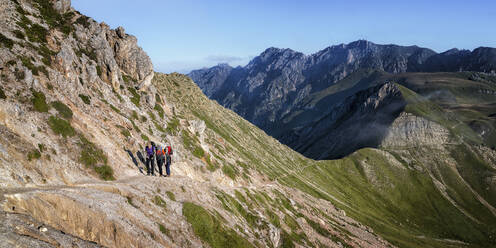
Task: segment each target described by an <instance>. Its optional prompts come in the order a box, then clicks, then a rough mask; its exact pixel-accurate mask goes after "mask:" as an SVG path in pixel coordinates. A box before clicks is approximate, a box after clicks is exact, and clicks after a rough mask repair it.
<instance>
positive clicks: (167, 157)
mask: <svg viewBox="0 0 496 248" xmlns="http://www.w3.org/2000/svg"><path fill="white" fill-rule="evenodd" d="M172 154H173V153H172V147H171V146H170V145H168V146H167V149H166V151H165V160H166V161H165V172H166V173H167V177H170V174H171V173H170V165H171V162H172V161H171V160H172V159H171V156H172Z"/></svg>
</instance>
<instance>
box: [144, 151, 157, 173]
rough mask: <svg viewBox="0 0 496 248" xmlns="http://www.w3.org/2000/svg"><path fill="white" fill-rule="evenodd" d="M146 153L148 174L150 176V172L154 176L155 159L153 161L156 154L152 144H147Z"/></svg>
mask: <svg viewBox="0 0 496 248" xmlns="http://www.w3.org/2000/svg"><path fill="white" fill-rule="evenodd" d="M145 153H146V171H147V172H146V175H147V176H149V175H150V172H151V174H152V176H153V174H154V173H153V170H154V169H155V168H154V167H155V166H154V163H155V162H154V161H153V156H154V155H155V154H154V151H153V147H152V146H150V144H148V143H147V144H146V148H145Z"/></svg>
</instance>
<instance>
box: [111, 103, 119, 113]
mask: <svg viewBox="0 0 496 248" xmlns="http://www.w3.org/2000/svg"><path fill="white" fill-rule="evenodd" d="M109 106H110V108H111V109H112V110H113V111H115V112H116V113H117V114H120V113H121V110H120V109H118V108H116V107H115V106H114V105H112V104H109Z"/></svg>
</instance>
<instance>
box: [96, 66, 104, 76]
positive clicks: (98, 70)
mask: <svg viewBox="0 0 496 248" xmlns="http://www.w3.org/2000/svg"><path fill="white" fill-rule="evenodd" d="M96 74H98V77H100V78H101V77H102V74H103V72H102V67H101V66H99V65H97V66H96Z"/></svg>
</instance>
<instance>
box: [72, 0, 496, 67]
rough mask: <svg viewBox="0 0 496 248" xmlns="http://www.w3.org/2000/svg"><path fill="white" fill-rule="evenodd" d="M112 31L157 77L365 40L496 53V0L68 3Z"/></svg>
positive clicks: (131, 0) (134, 0) (90, 0)
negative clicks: (269, 51)
mask: <svg viewBox="0 0 496 248" xmlns="http://www.w3.org/2000/svg"><path fill="white" fill-rule="evenodd" d="M72 5H73V7H74V8H76V9H77V10H79V11H80V12H82V13H83V14H86V15H88V16H90V17H92V18H94V19H95V20H97V21H99V22H102V21H104V22H105V23H107V24H109V25H110V26H111V27H112V28H115V27H117V26H123V27H124V28H125V29H126V32H127V33H130V34H133V35H135V36H136V37H137V38H138V43H139V45H140V46H141V47H143V49H144V50H145V51H146V52H147V53H148V55H149V56H150V57H151V58H152V61H153V64H154V66H155V70H156V71H160V72H167V73H168V72H173V71H178V72H182V73H185V72H189V71H190V70H191V69H198V68H201V67H206V66H213V65H216V64H218V63H223V62H227V63H229V64H231V65H245V64H246V63H248V61H249V60H250V59H251V58H253V57H254V56H257V55H258V54H260V53H261V52H262V51H264V50H265V49H266V48H268V47H271V46H273V47H280V48H291V49H293V50H296V51H300V52H303V53H306V54H310V53H314V52H317V51H319V50H321V49H324V48H325V47H327V46H331V45H336V44H340V43H348V42H351V41H355V40H358V39H367V40H369V41H372V42H375V43H379V44H399V45H418V46H422V47H428V48H431V49H434V50H435V51H437V52H442V51H445V50H448V49H450V48H453V47H457V48H461V49H474V48H476V47H479V46H491V47H496V32H495V26H494V25H495V24H496V1H494V0H473V1H466V0H465V1H461V0H451V1H445V0H442V1H441V0H438V1H434V0H430V1H426V0H416V1H402V0H395V1H393V0H377V1H373V0H367V1H366V0H360V1H359V0H357V1H353V0H349V1H333V0H328V1H324V0H306V1H291V0H285V1H283V0H265V1H262V0H245V1H241V0H218V1H208V0H204V1H192V0H160V1H159V0H140V1H137V0H72Z"/></svg>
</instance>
